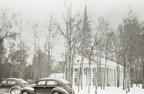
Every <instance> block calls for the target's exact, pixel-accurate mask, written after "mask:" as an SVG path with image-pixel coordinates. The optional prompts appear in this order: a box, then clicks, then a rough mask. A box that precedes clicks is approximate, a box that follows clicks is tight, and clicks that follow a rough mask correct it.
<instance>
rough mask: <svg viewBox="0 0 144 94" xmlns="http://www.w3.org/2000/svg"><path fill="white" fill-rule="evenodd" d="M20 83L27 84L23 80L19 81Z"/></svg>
mask: <svg viewBox="0 0 144 94" xmlns="http://www.w3.org/2000/svg"><path fill="white" fill-rule="evenodd" d="M20 83H24V84H25V83H28V82H26V81H25V80H20Z"/></svg>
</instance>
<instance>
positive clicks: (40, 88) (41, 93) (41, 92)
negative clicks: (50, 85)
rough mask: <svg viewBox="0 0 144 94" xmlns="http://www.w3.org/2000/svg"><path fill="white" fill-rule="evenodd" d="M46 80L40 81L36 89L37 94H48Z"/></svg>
mask: <svg viewBox="0 0 144 94" xmlns="http://www.w3.org/2000/svg"><path fill="white" fill-rule="evenodd" d="M45 87H46V80H42V81H38V83H37V85H36V86H35V87H34V89H35V93H36V94H45V92H46V89H45Z"/></svg>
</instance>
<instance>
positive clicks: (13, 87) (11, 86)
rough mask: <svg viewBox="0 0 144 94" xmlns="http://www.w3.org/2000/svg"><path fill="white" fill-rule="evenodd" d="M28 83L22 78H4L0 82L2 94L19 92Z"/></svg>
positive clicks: (17, 93) (0, 92)
mask: <svg viewBox="0 0 144 94" xmlns="http://www.w3.org/2000/svg"><path fill="white" fill-rule="evenodd" d="M27 83H28V82H26V81H25V80H23V79H20V78H4V79H3V80H2V81H1V83H0V94H19V93H20V90H21V88H23V87H25V86H26V85H27Z"/></svg>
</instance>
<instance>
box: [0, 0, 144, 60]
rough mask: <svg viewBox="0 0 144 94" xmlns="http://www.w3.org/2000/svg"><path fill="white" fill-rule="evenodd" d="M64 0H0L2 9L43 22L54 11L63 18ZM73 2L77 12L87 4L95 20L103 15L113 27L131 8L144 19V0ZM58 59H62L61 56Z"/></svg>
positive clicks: (28, 36)
mask: <svg viewBox="0 0 144 94" xmlns="http://www.w3.org/2000/svg"><path fill="white" fill-rule="evenodd" d="M64 1H68V0H0V10H1V9H7V10H9V11H11V12H15V13H19V14H21V16H22V18H23V20H25V21H29V22H36V21H38V22H43V21H44V20H45V19H46V16H47V15H48V14H50V13H53V14H54V15H55V16H56V18H57V19H59V18H60V19H61V18H62V12H64ZM71 2H72V3H73V8H74V9H75V11H76V12H78V11H84V5H85V4H86V5H87V10H88V13H89V15H91V16H92V18H93V20H97V18H98V17H99V16H103V17H105V18H106V19H107V20H108V21H109V22H110V23H111V25H112V26H113V27H116V26H117V25H118V24H119V23H121V21H122V18H124V17H126V16H127V13H128V11H129V10H130V9H132V10H133V11H134V12H136V13H137V14H138V15H140V17H141V19H142V20H143V19H144V1H143V0H71ZM30 35H31V34H30V33H29V31H27V32H24V38H26V39H28V40H30V39H31V38H30ZM60 44H61V43H60ZM58 48H60V46H58V47H55V49H58ZM61 52H62V51H61V50H57V52H56V53H55V55H59V54H60V53H61ZM57 57H58V56H57ZM58 59H59V60H60V56H59V57H58Z"/></svg>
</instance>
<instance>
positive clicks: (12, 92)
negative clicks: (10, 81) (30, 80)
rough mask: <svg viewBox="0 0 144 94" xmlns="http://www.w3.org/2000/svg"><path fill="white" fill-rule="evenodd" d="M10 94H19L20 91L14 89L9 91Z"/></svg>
mask: <svg viewBox="0 0 144 94" xmlns="http://www.w3.org/2000/svg"><path fill="white" fill-rule="evenodd" d="M10 94H20V89H18V88H15V89H12V90H11V91H10Z"/></svg>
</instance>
